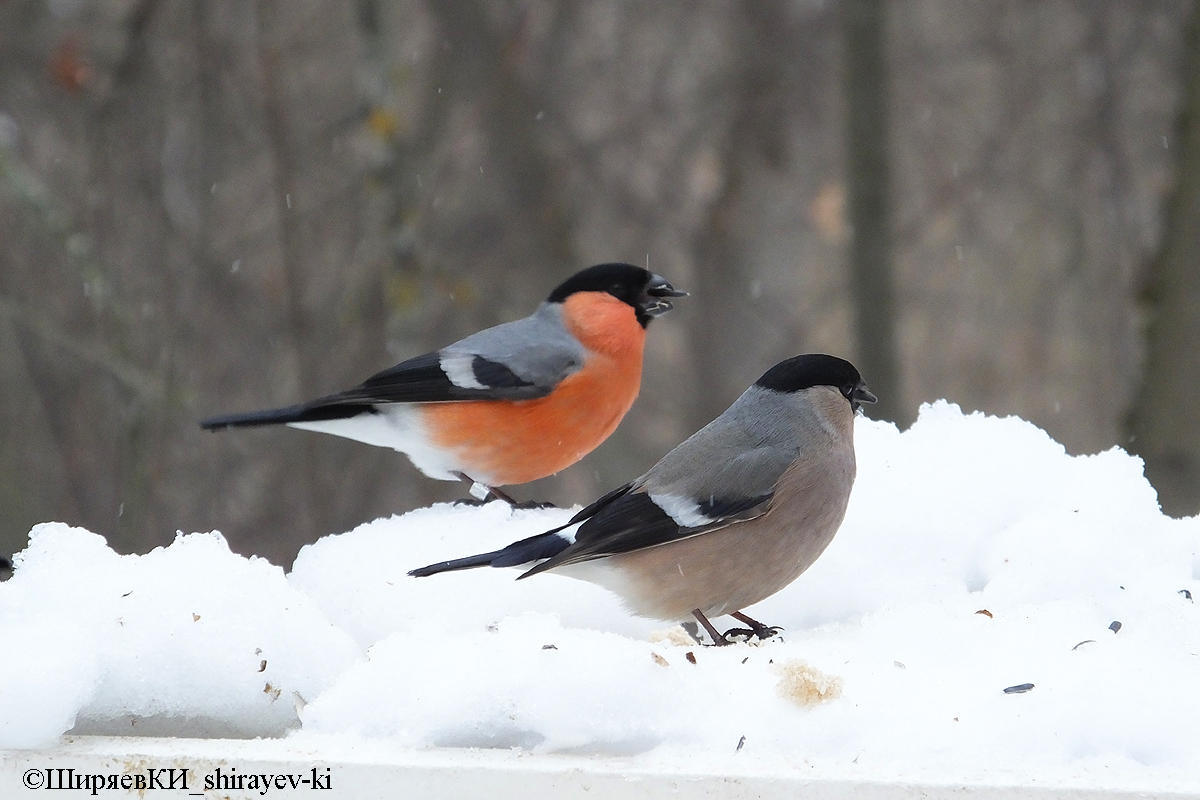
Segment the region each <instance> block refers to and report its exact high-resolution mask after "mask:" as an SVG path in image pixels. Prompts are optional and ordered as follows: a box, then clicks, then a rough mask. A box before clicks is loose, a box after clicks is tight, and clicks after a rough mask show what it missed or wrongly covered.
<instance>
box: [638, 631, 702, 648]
mask: <svg viewBox="0 0 1200 800" xmlns="http://www.w3.org/2000/svg"><path fill="white" fill-rule="evenodd" d="M649 638H650V643H651V644H669V645H674V646H675V647H695V646H696V640H695V639H693V638H692V637H690V636H688V635H687V631H685V630H684V629H683V628H680V627H678V626H676V627H674V628H665V629H663V630H658V631H654V632H653V633H651V634H650V637H649Z"/></svg>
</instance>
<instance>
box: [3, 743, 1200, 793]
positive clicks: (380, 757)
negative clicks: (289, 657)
mask: <svg viewBox="0 0 1200 800" xmlns="http://www.w3.org/2000/svg"><path fill="white" fill-rule="evenodd" d="M66 770H73V771H74V772H73V773H68V772H66ZM148 770H155V771H156V772H157V774H154V775H153V776H152V778H153V780H155V781H156V782H157V786H158V787H159V788H156V789H155V790H150V791H147V792H146V793H145V794H144V795H140V796H149V797H158V798H176V797H189V796H197V795H201V796H205V797H220V798H222V800H242V798H246V799H247V800H249V798H260V797H264V796H266V797H271V796H284V797H295V796H297V794H298V792H303V795H301V796H310V797H311V796H314V795H313V794H312V792H311V790H310V789H309V785H308V784H303V783H301V784H300V786H299V788H298V789H295V790H293V789H292V788H291V786H289V785H288V783H287V781H288V779H289V778H291V780H293V781H296V782H300V781H304V780H308V781H310V782H311V780H312V779H313V778H314V777H315V778H316V779H317V780H318V781H319V788H321V789H324V790H326V791H322V792H321V794H319V795H316V796H318V797H322V796H323V797H329V798H346V799H348V798H354V800H394V798H405V800H426V799H428V800H446V798H451V797H539V798H540V797H545V798H555V800H560V799H563V798H567V799H569V798H588V800H606V799H607V798H612V800H630V799H631V798H649V797H664V796H670V797H675V798H679V800H689V798H712V797H720V798H722V800H740V799H741V798H747V799H748V798H757V800H773V799H774V798H778V799H779V800H793V799H794V798H796V797H805V798H809V799H810V800H846V799H847V798H853V800H916V798H922V799H923V800H934V799H936V798H961V797H963V796H970V797H971V798H973V799H974V800H1134V799H1135V798H1137V800H1145V799H1146V798H1148V797H1153V798H1163V799H1164V800H1170V799H1173V798H1181V799H1182V798H1194V797H1196V796H1197V795H1196V794H1194V793H1187V792H1172V791H1153V792H1147V791H1144V790H1135V789H1119V788H1111V787H1107V788H1105V787H1101V786H1099V785H1096V784H1095V781H1096V780H1098V779H1102V776H1098V775H1093V776H1091V778H1090V779H1081V776H1078V775H1076V776H1074V777H1072V778H1069V779H1061V780H1042V781H1038V782H1031V783H1019V782H1010V781H1012V776H1010V775H999V776H996V775H991V776H989V775H980V776H976V777H975V778H973V779H971V780H962V779H947V778H944V777H943V778H941V779H929V778H926V779H924V780H919V779H913V778H909V779H906V780H900V779H892V780H884V779H871V778H868V777H863V776H855V775H852V774H849V773H848V772H846V771H844V770H843V771H836V772H835V773H834V774H830V773H829V771H827V770H826V771H822V770H818V769H816V768H814V767H813V766H812V765H795V764H790V765H789V764H783V765H781V764H778V763H776V764H773V765H767V764H763V763H761V762H757V761H751V762H749V763H744V764H741V765H738V764H735V763H732V762H731V761H729V760H727V759H718V763H716V764H712V765H705V764H703V762H702V759H696V758H688V759H686V760H674V761H667V762H661V761H660V762H657V763H655V764H652V765H648V764H645V763H641V762H639V761H638V760H637V759H633V760H630V759H619V758H600V757H591V758H588V757H581V756H564V755H532V754H530V753H525V752H520V751H515V750H507V751H497V750H471V749H458V748H439V749H436V750H402V749H397V748H394V747H388V746H386V745H382V744H379V743H371V742H360V743H357V744H354V743H347V742H345V741H327V742H321V743H320V744H319V745H318V746H312V745H309V746H297V745H296V744H295V743H291V742H288V741H285V740H278V739H274V740H272V739H258V740H230V739H155V738H141V737H138V738H134V737H93V736H81V737H66V738H65V739H64V740H63V741H62V742H61V743H60V744H59V746H58V747H55V748H52V749H49V750H25V751H7V752H0V797H4V798H20V797H37V796H38V795H37V794H35V793H33V792H32V791H31V789H30V786H29V785H28V783H38V782H44V781H45V780H46V779H47V777H49V779H50V780H52V781H54V780H57V781H58V782H59V783H62V782H64V781H70V780H75V781H77V785H78V782H79V781H82V780H84V779H83V778H82V776H85V775H86V776H95V775H102V776H105V781H107V780H109V778H108V776H113V775H115V776H122V775H129V776H130V777H131V778H132V777H135V776H138V775H143V776H145V775H147V774H148V772H147V771H148ZM168 770H169V772H167V771H168ZM183 770H186V771H187V773H186V775H187V777H186V786H185V785H184V784H185V779H184V778H183V774H182V771H183ZM48 771H50V772H49V773H48ZM31 772H33V773H36V776H31ZM839 773H840V774H839ZM75 776H80V777H75ZM249 776H266V777H267V780H268V781H280V783H279V784H278V785H281V786H282V787H283V788H281V789H276V788H275V786H274V785H273V786H271V788H269V789H268V790H267V791H266V792H262V791H260V790H259V789H258V788H257V785H254V786H251V787H250V788H246V784H247V783H250V782H251V780H252V779H251V778H250V777H249ZM205 781H208V782H209V783H210V785H211V787H212V788H209V789H208V790H207V791H206V787H205ZM171 784H174V785H173V788H170V789H165V790H164V788H165V787H168V786H170V785H171ZM239 784H240V785H241V787H242V788H240V789H239V788H238V786H239ZM42 788H45V787H44V786H43V787H42ZM124 794H125V793H124V792H120V791H118V792H115V793H114V792H110V791H107V790H106V791H101V792H99V793H98V795H99V796H101V797H103V796H123V795H124ZM129 794H136V790H135V791H133V792H129ZM76 795H81V796H91V792H89V791H87V790H86V789H78V790H76V791H74V792H70V793H68V794H66V795H65V796H76Z"/></svg>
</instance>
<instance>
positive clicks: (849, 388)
mask: <svg viewBox="0 0 1200 800" xmlns="http://www.w3.org/2000/svg"><path fill="white" fill-rule="evenodd" d="M842 394H844V395H846V397H849V396H850V395H852V394H854V384H853V383H847V384H846V385H845V386H843V387H842Z"/></svg>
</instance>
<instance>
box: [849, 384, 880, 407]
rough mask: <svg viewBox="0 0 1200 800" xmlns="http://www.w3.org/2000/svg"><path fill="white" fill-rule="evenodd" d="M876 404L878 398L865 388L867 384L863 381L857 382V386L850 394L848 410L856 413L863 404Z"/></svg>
mask: <svg viewBox="0 0 1200 800" xmlns="http://www.w3.org/2000/svg"><path fill="white" fill-rule="evenodd" d="M878 402H879V398H878V397H876V396H875V393H874V392H872V391H871V390H870V389H868V388H867V384H866V383H865V382H864V381H859V382H858V386H855V387H854V391H852V392H851V393H850V408H852V409H854V410H855V411H858V409H859V408H861V407H862V404H863V403H878Z"/></svg>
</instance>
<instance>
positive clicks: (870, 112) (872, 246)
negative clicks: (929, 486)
mask: <svg viewBox="0 0 1200 800" xmlns="http://www.w3.org/2000/svg"><path fill="white" fill-rule="evenodd" d="M842 13H843V14H844V15H845V16H844V18H843V31H844V34H843V41H844V47H845V69H846V75H845V92H846V198H847V216H848V221H849V223H850V286H851V292H852V295H853V303H854V330H855V333H856V335H857V341H858V353H857V364H856V366H857V367H858V368H859V370H860V371H861V372H862V374H863V377H864V378H866V380H867V383H868V384H869V385H870V386H871V388H872V390H873V391H874V392H875V394H877V395H878V396H879V403H878V404H877V405H875V406H873V407H870V408H869V409H868V411H869V413H870V414H871V416H872V417H877V418H879V419H886V420H891V421H893V422H898V423H901V424H907V423H909V422H911V421H912V414H911V413H910V412H908V411H906V410H905V409H904V408H903V406H902V405H901V398H900V370H899V366H898V362H897V356H896V353H897V343H896V322H895V303H894V300H893V295H894V292H893V289H892V213H891V199H890V195H889V192H890V190H891V177H890V167H889V158H888V141H889V136H888V134H889V128H888V100H889V94H888V68H887V53H886V41H887V38H886V29H887V4H886V2H885V1H884V0H847V2H846V3H845V5H844V6H843V9H842Z"/></svg>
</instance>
